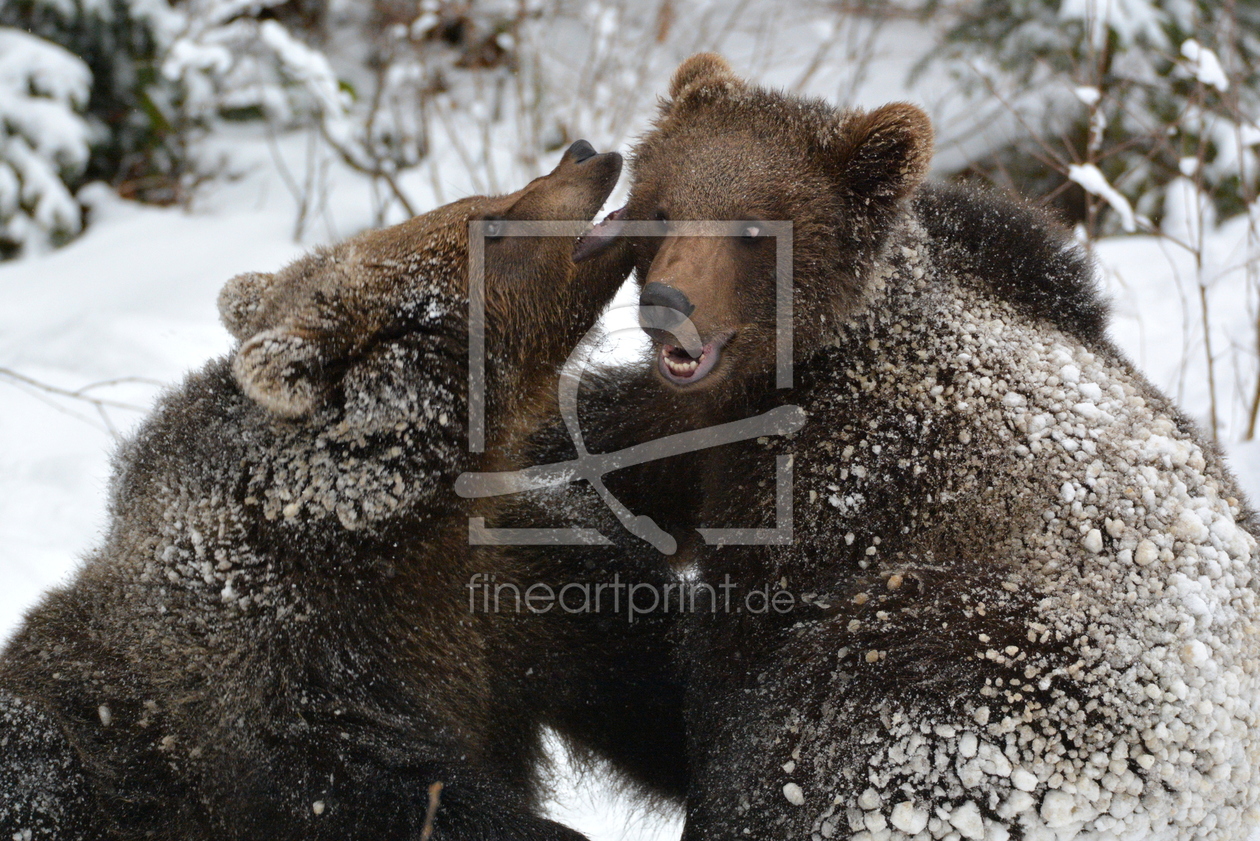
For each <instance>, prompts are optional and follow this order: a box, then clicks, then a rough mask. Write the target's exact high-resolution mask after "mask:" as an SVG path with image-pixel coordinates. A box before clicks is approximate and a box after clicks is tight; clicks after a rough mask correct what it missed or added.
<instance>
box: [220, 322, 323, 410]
mask: <svg viewBox="0 0 1260 841" xmlns="http://www.w3.org/2000/svg"><path fill="white" fill-rule="evenodd" d="M327 356H328V355H327V354H326V353H325V350H324V348H322V347H321V346H320V343H319V341H318V340H317V339H313V338H310V337H307V336H303V335H301V334H299V333H296V332H294V331H292V330H285V329H279V330H264V331H263V332H261V333H259V334H258V335H256V336H253V337H252V338H250V339H249V340H248V341H246V342H245V343H244V344H242V345H241V348H240V350H238V351H237V352H236V357H235V358H234V359H233V360H232V374H233V376H235V377H236V382H237V383H238V384H239V385H240V387H241V390H242V391H244V392H245V394H246V395H247V396H248V397H249V398H250V399H251V400H253V401H254V402H255V403H257V404H258V405H260V406H262V407H263V408H264V409H266V410H267V411H269V412H271V413H272V414H275V415H279V416H280V417H282V418H289V419H292V420H296V419H300V418H304V417H307V416H308V415H310V414H311V413H312V412H314V411H315V410H316V409H318V408H319V407H320V406H321V405H322V404H323V402H324V400H325V398H326V397H327V396H328V392H329V391H330V390H331V386H330V384H329V379H328V376H327V373H326V368H327Z"/></svg>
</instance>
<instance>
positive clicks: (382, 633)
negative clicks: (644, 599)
mask: <svg viewBox="0 0 1260 841" xmlns="http://www.w3.org/2000/svg"><path fill="white" fill-rule="evenodd" d="M620 169H621V159H620V156H618V155H617V154H615V153H607V154H596V152H595V150H594V149H592V148H591V147H590V145H589V144H587V143H585V142H581V141H580V142H578V143H575V144H574V145H573V146H572V147H570V149H569V150H568V151H567V153H566V154H565V155H564V157H563V159H562V160H561V162H560V164H559V165H558V166H557V167H556V169H555V170H554V171H553V172H552V173H550V174H549V175H546V176H544V177H542V178H539V179H536V180H535V181H533V182H532V183H530V184H529V185H528V186H526V187H525V188H524V189H522V190H520V191H518V192H516V193H513V194H511V195H506V196H499V197H491V198H485V197H478V198H470V199H465V200H462V201H458V202H455V203H454V204H451V205H448V206H446V207H443V208H440V209H438V210H435V211H433V212H431V213H428V214H425V215H423V216H419V217H416V218H414V219H412V220H410V221H408V222H405V223H403V224H401V225H397V226H395V227H392V228H388V229H384V230H380V231H372V232H369V233H365V234H363V235H360V236H358V237H355V238H353V239H350V240H348V241H346V242H344V243H342V244H340V245H338V246H336V247H333V248H328V249H323V250H319V251H317V252H315V253H314V254H312V255H310V256H307V257H304V258H302V259H300V260H298V261H297V262H295V263H293V264H292V265H290V266H289V267H287V268H285V269H283V270H282V271H280V272H277V273H275V274H250V275H243V276H241V277H238V278H235V279H233V280H232V281H231V282H229V284H228V285H227V287H226V288H225V290H224V292H223V295H222V296H221V300H220V311H221V313H222V316H223V320H224V322H225V324H226V325H227V327H228V328H229V330H230V331H231V332H232V333H233V334H234V335H235V336H236V337H237V338H238V339H239V340H240V344H239V346H238V347H237V348H236V349H235V351H234V352H233V353H232V354H231V355H230V356H229V357H227V358H223V359H218V360H215V361H213V362H211V363H210V364H209V365H207V366H206V367H205V368H204V369H203V370H201V371H199V372H197V373H194V374H192V375H191V376H190V377H189V378H188V379H187V380H186V381H185V382H184V383H183V385H181V386H180V387H178V388H177V389H175V390H174V391H172V392H171V393H170V394H168V395H167V396H165V397H164V398H163V399H162V400H161V402H160V404H159V406H158V408H157V409H156V410H155V411H154V413H153V415H152V416H151V417H150V418H149V419H148V420H147V421H146V422H145V424H144V425H143V426H142V428H141V429H140V431H139V432H138V433H137V434H136V436H135V437H134V438H133V439H132V440H130V441H129V442H127V443H126V444H124V445H123V447H122V448H121V449H120V451H119V453H118V454H117V456H116V459H115V463H116V473H115V477H114V480H113V486H112V498H111V523H110V526H109V530H108V533H107V535H106V538H105V543H104V545H103V546H102V547H101V548H100V549H99V550H97V551H96V552H94V553H93V554H92V555H91V556H90V557H89V558H88V559H87V561H86V562H85V564H84V565H83V568H82V569H81V570H80V572H79V574H78V575H77V576H76V578H75V580H74V581H73V582H72V583H70V584H69V585H68V586H66V587H64V588H62V589H59V590H57V591H54V592H52V593H50V594H49V595H48V596H47V597H46V598H45V599H44V601H43V603H42V604H40V605H39V606H38V607H37V608H35V609H34V610H33V611H32V612H31V613H30V614H29V615H28V616H27V617H26V620H25V622H24V624H23V626H22V627H21V629H20V630H19V631H18V633H17V634H16V636H15V637H14V638H13V639H12V640H11V642H10V643H9V645H8V646H7V648H6V649H5V650H4V652H3V656H2V657H0V744H3V745H4V749H3V752H2V754H0V836H3V837H4V838H5V839H8V838H10V837H12V838H18V839H23V841H33V840H34V839H40V838H48V839H58V841H71V839H104V838H157V839H180V841H188V839H210V838H215V839H219V838H237V839H259V838H274V839H285V838H289V839H298V838H301V839H317V838H328V839H349V838H362V839H373V840H375V839H382V838H409V839H419V838H425V839H428V838H430V837H431V838H432V839H433V841H441V839H450V840H451V841H453V840H454V839H465V840H466V841H471V840H472V839H478V840H479V841H488V839H508V838H516V839H566V841H577V839H579V838H580V837H581V836H580V835H579V834H578V833H576V832H573V831H572V830H569V829H566V828H565V827H562V826H560V825H559V824H556V823H554V822H551V821H549V820H545V819H543V818H542V817H540V816H539V815H538V814H537V813H536V809H535V807H536V805H537V804H536V795H537V786H536V782H535V774H534V768H533V765H534V763H535V762H536V760H537V759H538V757H539V755H540V750H541V748H540V732H539V731H540V722H541V721H542V720H543V719H548V720H550V721H552V722H553V723H554V724H555V725H556V726H557V727H559V728H561V730H562V732H565V733H566V734H567V735H570V736H571V737H573V738H575V739H578V740H579V741H583V740H585V741H586V742H587V743H589V744H591V745H593V746H594V747H596V748H601V749H605V748H606V749H608V750H609V752H611V753H613V754H614V756H613V758H614V759H616V756H615V753H616V746H615V743H616V742H617V740H618V735H617V734H616V733H614V734H613V735H612V736H611V737H606V736H604V735H601V733H600V732H599V731H600V728H601V727H604V726H605V725H609V726H613V727H617V728H625V727H627V726H632V725H630V724H629V722H623V721H622V720H621V718H620V711H621V710H622V709H623V708H625V707H626V706H627V697H626V694H625V693H626V692H627V691H628V690H627V686H628V685H629V683H627V682H625V681H623V683H621V684H619V685H616V686H611V687H609V691H610V692H612V693H613V694H612V696H611V697H608V698H601V697H599V692H601V691H603V688H602V687H601V686H591V687H584V688H581V689H579V688H574V687H569V686H568V685H567V684H563V681H565V680H568V679H569V676H568V675H566V674H561V673H559V672H557V671H555V670H551V671H548V670H547V665H548V663H550V662H551V659H553V658H552V655H553V653H554V652H553V649H552V648H551V646H553V645H557V644H560V642H562V641H558V638H557V636H556V635H555V634H553V633H551V632H549V631H546V629H545V628H543V629H540V631H539V635H538V636H536V637H531V636H529V633H530V632H531V630H532V628H531V626H526V625H522V624H519V623H517V624H508V625H505V624H504V623H499V622H497V619H496V617H494V616H488V615H485V614H479V613H474V612H471V611H470V610H469V607H468V592H467V582H468V580H469V577H470V575H471V574H472V573H473V572H474V571H477V572H485V571H486V570H487V569H494V570H497V571H499V572H501V573H502V574H503V575H504V577H505V578H512V577H524V576H525V575H526V574H528V575H544V574H549V575H556V574H558V573H557V572H555V571H545V572H540V570H539V567H540V565H541V562H540V561H539V560H538V559H533V560H531V561H529V562H528V563H529V564H530V569H529V570H528V573H525V572H517V571H516V570H515V569H514V568H513V566H512V564H513V563H514V561H513V559H512V557H511V556H510V555H508V554H507V553H506V552H497V551H494V550H492V549H489V548H487V549H485V550H484V551H481V550H478V551H474V550H473V549H472V548H470V546H469V537H468V534H469V531H468V529H469V527H468V518H469V515H470V513H480V514H481V515H483V516H484V515H486V514H487V513H488V512H490V511H492V510H493V509H494V505H497V504H498V503H494V501H490V502H478V503H476V504H475V505H474V504H472V503H469V502H468V501H466V500H463V499H460V498H459V497H458V496H457V495H456V494H455V492H454V490H453V483H454V480H455V477H456V476H457V475H459V474H460V473H461V472H463V471H466V470H475V469H485V468H486V467H487V466H503V465H511V464H514V463H515V462H514V461H513V458H514V456H513V455H512V453H513V452H515V447H516V445H515V444H514V443H513V442H514V441H515V440H516V439H517V438H519V437H521V436H523V435H524V434H525V433H527V432H528V431H529V430H530V428H531V423H533V421H532V420H531V418H532V417H533V416H534V414H535V413H536V412H537V411H539V409H538V406H540V405H543V404H542V402H541V397H540V396H541V395H544V394H550V393H554V389H555V382H556V366H557V365H558V363H559V362H561V361H562V360H563V359H564V358H565V355H566V354H567V353H568V351H569V349H570V346H571V345H572V344H573V343H574V342H576V341H577V339H578V338H580V337H581V336H582V335H583V334H584V333H585V332H586V330H587V329H588V328H589V327H590V326H591V324H592V323H593V322H594V321H595V319H596V317H597V315H598V313H599V312H600V310H601V309H602V307H603V306H604V304H605V303H606V302H607V301H608V300H609V299H610V298H611V297H612V295H613V293H614V292H615V290H616V289H617V287H618V286H619V284H620V283H621V281H622V280H623V279H624V278H625V276H626V274H627V273H628V271H629V265H628V263H627V260H626V258H625V255H624V252H623V251H622V250H621V249H619V248H612V249H604V251H605V253H603V254H594V252H596V251H598V250H599V249H598V248H594V247H591V246H590V245H589V243H585V242H584V243H582V244H581V250H582V252H583V256H586V257H589V258H590V259H588V260H586V261H585V262H583V263H582V264H581V266H580V267H579V266H575V265H574V263H573V262H572V260H571V254H572V253H573V250H574V239H573V238H572V237H571V236H570V237H567V238H566V237H564V236H548V237H519V236H506V235H504V231H503V228H502V226H503V225H504V224H507V223H511V222H513V221H516V220H544V221H546V220H583V219H590V218H591V216H592V215H593V214H594V213H595V212H596V211H597V210H598V209H599V207H600V205H601V204H602V203H603V202H604V200H605V199H606V198H607V196H608V194H609V193H610V191H611V190H612V188H613V186H614V184H615V183H616V181H617V178H618V175H619V173H620ZM473 222H476V223H480V228H481V229H482V230H484V232H485V236H486V239H485V243H484V267H485V342H486V345H485V347H486V368H485V370H486V375H485V418H486V427H485V452H484V454H476V453H471V452H469V443H468V425H469V414H470V413H469V409H468V406H469V401H470V386H469V383H470V373H469V363H468V353H469V350H468V348H469V334H468V331H469V315H468V312H469V288H470V287H469V277H470V266H469V258H468V255H469V249H470V240H471V235H470V223H473ZM574 233H575V234H576V233H577V232H576V231H575V232H574ZM605 239H607V238H605ZM605 244H606V243H605ZM492 503H493V504H492ZM522 563H525V562H522ZM620 627H622V626H616V627H610V629H609V630H610V632H614V633H615V632H619V631H618V629H619V628H620ZM625 627H628V626H625ZM640 628H641V629H643V630H644V631H646V630H650V628H648V626H640ZM565 630H566V629H565V628H561V629H560V631H559V632H558V633H560V634H561V636H562V635H563V633H564V632H565ZM578 633H579V634H584V633H586V629H585V626H583V627H582V628H579V629H578ZM574 644H575V645H579V646H583V645H584V646H586V649H587V650H589V649H590V648H591V647H593V644H590V643H587V642H586V641H585V639H584V638H581V637H575V641H574ZM505 646H514V648H512V649H511V650H506V648H505ZM627 648H628V649H630V650H637V648H638V646H637V645H632V646H627ZM609 650H611V651H616V650H617V643H616V642H611V643H609ZM645 650H649V651H653V650H652V649H651V648H650V647H648V648H647V649H645ZM571 659H572V658H571ZM531 663H538V664H539V665H540V674H539V676H538V677H537V678H533V679H532V680H527V678H526V673H527V672H529V670H530V667H531ZM581 665H582V664H580V663H578V664H576V665H575V666H574V673H573V675H572V677H573V679H574V680H578V679H580V678H579V677H578V674H577V671H576V670H577V669H578V668H579V667H580V666H581ZM595 670H596V673H597V674H598V675H600V676H602V675H603V673H604V672H605V671H607V669H606V667H605V666H604V665H602V664H601V665H598V666H597V667H596V669H595ZM649 678H651V679H655V678H654V676H648V677H645V678H644V680H648V679H649ZM548 682H553V683H550V684H548ZM632 682H633V681H630V683H632ZM540 684H542V685H541V686H540ZM557 686H559V688H557ZM648 688H649V689H650V690H652V691H654V692H656V691H657V690H659V693H658V694H659V698H657V697H652V698H648V699H647V700H646V701H645V702H644V704H643V709H644V710H646V711H647V712H648V714H649V715H650V716H651V717H652V718H656V717H658V716H662V715H665V713H662V712H661V708H660V706H659V705H660V704H668V703H674V705H675V706H674V710H675V712H674V713H672V715H674V716H675V717H676V716H677V713H676V708H677V705H676V696H677V691H676V689H675V688H672V687H670V686H664V685H663V683H662V684H651V685H648ZM548 690H550V691H548ZM671 692H673V693H674V695H672V696H671V695H670V693H671ZM574 696H584V700H585V702H586V704H587V709H586V710H585V711H584V712H582V713H572V714H571V713H567V712H565V711H563V710H556V709H553V708H552V707H550V706H548V705H555V704H558V703H560V702H561V701H563V700H564V699H571V698H572V697H574ZM671 698H674V699H675V700H674V701H671V700H670V699H671ZM530 704H535V705H537V706H533V707H531V706H530ZM602 704H607V705H608V708H610V709H613V710H614V711H615V712H613V713H609V712H607V710H606V709H605V708H604V706H601V705H602ZM631 706H632V708H633V709H638V706H637V705H631ZM610 723H611V724H610ZM638 726H641V727H644V728H646V726H647V725H646V724H643V723H641V724H640V725H638ZM630 753H631V754H633V755H632V756H631V757H630V759H629V760H628V761H627V764H628V765H629V766H630V770H631V773H632V774H637V775H638V776H639V777H641V778H642V777H648V776H650V775H651V773H652V772H651V771H650V770H649V769H647V765H648V763H647V762H646V761H645V760H644V759H643V758H642V757H641V756H639V755H638V753H641V749H640V748H639V747H638V746H632V747H631V748H630ZM435 783H441V784H442V785H441V787H440V790H438V788H436V787H434V785H433V784H435ZM672 785H674V787H677V785H678V783H673V784H672ZM431 792H432V794H433V795H435V797H436V799H435V800H433V801H431V796H430V795H431ZM435 807H436V808H435Z"/></svg>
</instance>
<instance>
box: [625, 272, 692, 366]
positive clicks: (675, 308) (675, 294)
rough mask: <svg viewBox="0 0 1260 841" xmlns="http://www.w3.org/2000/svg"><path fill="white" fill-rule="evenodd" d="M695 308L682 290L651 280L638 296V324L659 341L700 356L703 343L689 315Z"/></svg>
mask: <svg viewBox="0 0 1260 841" xmlns="http://www.w3.org/2000/svg"><path fill="white" fill-rule="evenodd" d="M695 309H696V305H695V304H693V303H691V301H688V300H687V296H686V295H684V294H683V293H682V292H681V291H679V290H677V289H675V288H674V287H672V286H666V285H665V284H663V283H657V282H656V281H652V282H651V283H649V284H648V285H647V286H644V287H643V292H642V293H641V294H640V295H639V326H640V327H642V328H643V332H644V333H647V334H648V335H649V336H651V337H652V338H653V339H655V340H656V341H658V342H661V343H662V344H667V345H674V346H676V347H681V348H684V349H685V350H686V351H687V353H689V354H690V355H691V358H692V359H699V358H700V353H701V351H702V349H703V344H702V343H701V341H700V336H699V335H698V334H697V333H696V326H695V325H694V324H692V323H691V320H690V318H688V316H690V315H691V314H692V313H693V312H695Z"/></svg>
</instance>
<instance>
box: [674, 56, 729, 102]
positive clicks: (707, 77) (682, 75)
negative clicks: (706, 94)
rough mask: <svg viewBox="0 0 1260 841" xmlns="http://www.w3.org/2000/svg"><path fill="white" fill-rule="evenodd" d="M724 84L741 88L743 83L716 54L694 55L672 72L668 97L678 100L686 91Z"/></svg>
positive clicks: (724, 60)
mask: <svg viewBox="0 0 1260 841" xmlns="http://www.w3.org/2000/svg"><path fill="white" fill-rule="evenodd" d="M725 84H736V85H741V86H742V85H743V84H744V82H743V80H741V79H740V78H739V77H738V76H736V75H735V72H734V71H733V70H731V66H730V65H729V64H727V63H726V59H724V58H722V57H721V56H720V55H718V54H717V53H696V54H695V55H693V56H692V57H691V58H689V59H687V60H686V61H684V62H683V63H682V64H680V65H678V69H677V70H675V71H674V77H673V78H672V79H670V82H669V96H670V98H671V99H678V98H679V97H680V96H682V94H683V93H684V92H686V91H688V90H695V89H699V88H702V87H712V86H714V85H725Z"/></svg>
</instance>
